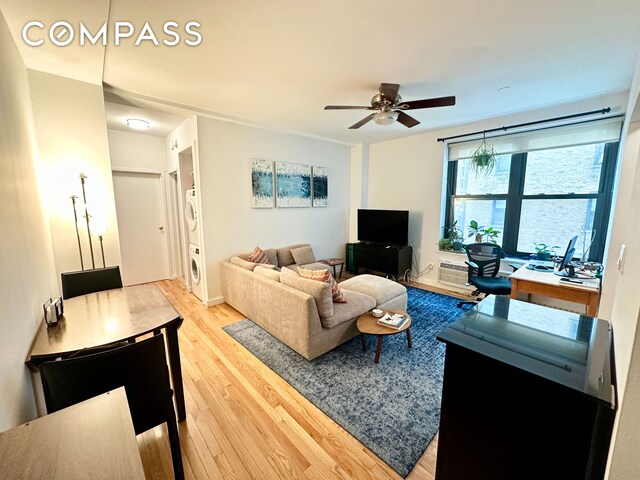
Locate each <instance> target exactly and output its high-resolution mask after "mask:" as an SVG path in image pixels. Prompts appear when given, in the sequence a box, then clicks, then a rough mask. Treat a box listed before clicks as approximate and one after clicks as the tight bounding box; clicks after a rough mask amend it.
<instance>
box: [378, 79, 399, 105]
mask: <svg viewBox="0 0 640 480" xmlns="http://www.w3.org/2000/svg"><path fill="white" fill-rule="evenodd" d="M399 88H400V85H398V84H397V83H381V84H380V93H381V94H382V95H384V96H385V97H386V98H387V99H389V101H390V102H391V103H393V102H395V101H396V97H397V96H398V89H399Z"/></svg>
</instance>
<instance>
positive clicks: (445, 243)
mask: <svg viewBox="0 0 640 480" xmlns="http://www.w3.org/2000/svg"><path fill="white" fill-rule="evenodd" d="M438 250H444V251H446V250H453V242H452V241H451V239H450V238H446V237H443V238H441V239H440V240H438Z"/></svg>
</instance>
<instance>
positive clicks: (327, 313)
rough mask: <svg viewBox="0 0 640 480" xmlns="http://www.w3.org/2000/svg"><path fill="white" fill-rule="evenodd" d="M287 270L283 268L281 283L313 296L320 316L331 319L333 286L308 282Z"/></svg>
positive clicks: (313, 281)
mask: <svg viewBox="0 0 640 480" xmlns="http://www.w3.org/2000/svg"><path fill="white" fill-rule="evenodd" d="M285 270H287V269H285V268H283V269H282V272H281V275H280V282H281V283H282V284H283V285H286V286H288V287H291V288H295V289H296V290H300V291H301V292H304V293H306V294H308V295H311V296H312V297H313V298H314V300H315V301H316V307H318V315H320V316H321V317H331V316H332V315H333V299H332V295H331V285H329V284H328V283H324V282H316V281H315V280H308V279H306V278H302V277H300V276H299V275H298V274H297V273H295V272H291V271H290V272H285Z"/></svg>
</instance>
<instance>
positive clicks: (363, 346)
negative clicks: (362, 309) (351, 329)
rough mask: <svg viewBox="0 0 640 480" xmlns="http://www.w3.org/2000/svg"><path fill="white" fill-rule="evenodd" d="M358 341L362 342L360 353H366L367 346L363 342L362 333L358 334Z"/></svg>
mask: <svg viewBox="0 0 640 480" xmlns="http://www.w3.org/2000/svg"><path fill="white" fill-rule="evenodd" d="M360 341H361V342H362V351H363V352H366V351H367V344H366V343H365V341H364V333H361V334H360Z"/></svg>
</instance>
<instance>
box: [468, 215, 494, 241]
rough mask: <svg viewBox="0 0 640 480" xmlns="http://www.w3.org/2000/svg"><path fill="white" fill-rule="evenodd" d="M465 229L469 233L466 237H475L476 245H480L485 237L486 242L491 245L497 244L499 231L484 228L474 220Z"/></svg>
mask: <svg viewBox="0 0 640 480" xmlns="http://www.w3.org/2000/svg"><path fill="white" fill-rule="evenodd" d="M467 229H468V231H469V234H468V235H467V237H469V238H471V237H473V236H474V235H475V237H476V243H482V241H483V239H484V237H487V241H489V242H491V243H498V242H497V239H498V236H499V235H500V233H501V232H500V230H496V229H495V228H493V227H484V226H482V225H480V224H478V222H477V221H475V220H471V221H470V222H469V226H468V227H467Z"/></svg>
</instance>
